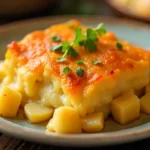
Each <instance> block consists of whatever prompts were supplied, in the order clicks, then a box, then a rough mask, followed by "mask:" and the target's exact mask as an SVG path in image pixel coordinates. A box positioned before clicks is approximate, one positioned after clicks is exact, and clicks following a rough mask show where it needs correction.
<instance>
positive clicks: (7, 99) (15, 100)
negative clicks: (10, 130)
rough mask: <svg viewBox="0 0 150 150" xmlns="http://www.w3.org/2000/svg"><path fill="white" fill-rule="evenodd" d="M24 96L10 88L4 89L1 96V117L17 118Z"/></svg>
mask: <svg viewBox="0 0 150 150" xmlns="http://www.w3.org/2000/svg"><path fill="white" fill-rule="evenodd" d="M21 98H22V95H21V94H20V93H19V92H17V91H14V90H12V89H10V88H8V87H4V88H3V89H2V91H1V94H0V115H1V116H3V117H15V116H16V115H17V111H18V109H19V106H20V103H21Z"/></svg>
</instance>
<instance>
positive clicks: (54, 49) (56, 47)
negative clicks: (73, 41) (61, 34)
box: [50, 44, 62, 52]
mask: <svg viewBox="0 0 150 150" xmlns="http://www.w3.org/2000/svg"><path fill="white" fill-rule="evenodd" d="M50 50H52V51H53V52H55V51H60V52H61V51H62V44H59V45H56V46H51V47H50Z"/></svg>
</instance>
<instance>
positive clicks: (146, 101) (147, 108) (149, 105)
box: [140, 93, 150, 114]
mask: <svg viewBox="0 0 150 150" xmlns="http://www.w3.org/2000/svg"><path fill="white" fill-rule="evenodd" d="M140 103H141V111H142V112H143V113H147V114H150V93H147V94H146V95H144V96H143V97H141V99H140Z"/></svg>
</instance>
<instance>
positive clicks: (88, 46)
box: [84, 39, 97, 53]
mask: <svg viewBox="0 0 150 150" xmlns="http://www.w3.org/2000/svg"><path fill="white" fill-rule="evenodd" d="M84 46H85V49H87V50H88V51H89V52H91V53H92V52H93V51H95V50H97V46H96V44H95V42H94V41H93V40H91V39H87V40H86V41H85V44H84Z"/></svg>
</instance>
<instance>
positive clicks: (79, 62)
mask: <svg viewBox="0 0 150 150" xmlns="http://www.w3.org/2000/svg"><path fill="white" fill-rule="evenodd" d="M76 64H78V65H83V64H84V62H83V61H82V60H79V61H77V62H76Z"/></svg>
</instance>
